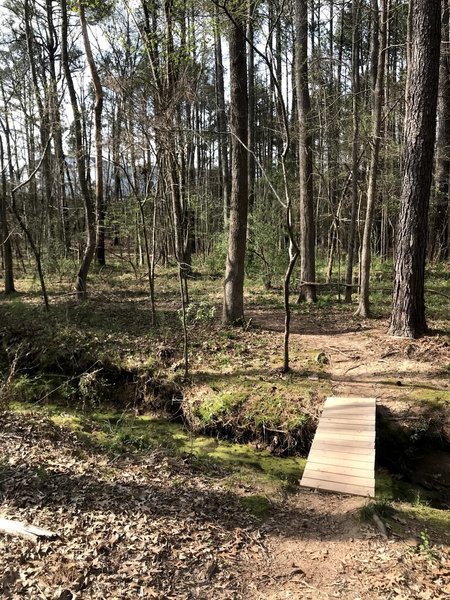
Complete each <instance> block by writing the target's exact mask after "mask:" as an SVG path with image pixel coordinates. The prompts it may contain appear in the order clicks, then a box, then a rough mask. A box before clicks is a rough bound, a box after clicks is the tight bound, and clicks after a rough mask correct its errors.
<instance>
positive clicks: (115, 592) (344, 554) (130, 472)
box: [0, 412, 450, 600]
mask: <svg viewBox="0 0 450 600" xmlns="http://www.w3.org/2000/svg"><path fill="white" fill-rule="evenodd" d="M0 448H1V454H0V497H1V505H0V506H1V512H0V516H1V517H4V518H9V519H16V520H20V521H24V522H28V523H33V524H34V525H37V526H40V527H47V528H49V529H51V530H53V531H55V532H57V534H58V539H56V540H53V541H48V540H41V541H39V542H38V543H32V542H30V541H27V540H24V539H21V538H16V537H9V536H1V537H0V556H1V560H0V597H1V598H5V599H12V600H16V599H22V598H29V599H33V600H34V599H39V598H42V599H44V598H45V599H51V600H75V599H81V598H92V599H96V600H97V599H108V600H113V599H127V598H130V599H132V598H133V599H134V598H149V599H150V598H158V599H167V600H171V599H177V600H191V599H192V600H193V599H199V600H209V599H211V598H214V599H218V600H221V599H224V600H225V599H226V600H241V599H242V600H244V599H252V598H254V599H264V598H267V599H276V598H279V599H281V598H334V597H338V598H339V597H340V598H354V599H356V598H361V599H365V598H367V599H369V598H392V599H393V598H397V599H400V598H424V599H428V598H430V599H434V598H450V589H449V581H450V556H449V553H448V547H445V546H444V545H442V546H436V547H434V546H433V548H431V547H430V548H428V547H427V548H426V549H425V550H426V551H424V552H417V551H415V550H411V549H410V548H409V549H408V547H407V545H406V544H405V543H404V542H403V541H402V539H401V538H398V537H395V538H391V539H390V540H389V541H388V542H386V540H384V539H383V538H381V536H380V535H378V534H377V532H376V531H375V530H374V529H373V528H372V527H370V526H368V525H366V524H362V523H361V522H360V521H359V520H358V519H357V515H358V510H359V508H360V507H361V505H362V501H361V499H356V498H349V497H339V496H335V495H322V494H315V493H313V492H308V491H306V490H303V491H301V492H300V491H299V492H298V493H296V494H291V495H289V496H285V497H284V498H277V499H274V500H273V502H272V504H273V510H271V513H270V516H269V517H267V518H266V519H265V520H259V519H258V518H256V517H255V516H253V515H252V514H250V513H249V512H248V511H246V510H245V509H244V507H243V505H242V502H241V501H240V496H239V494H238V493H237V492H236V491H232V490H230V489H229V488H227V487H226V485H225V484H224V482H223V481H222V480H221V476H220V474H219V475H217V474H215V475H214V476H212V475H211V474H210V473H208V472H206V471H205V472H204V473H203V472H201V471H199V470H198V469H196V470H194V469H193V467H192V465H191V464H190V463H189V461H186V460H184V459H183V458H182V457H175V458H174V457H173V456H169V455H167V454H166V453H165V452H164V451H163V450H159V449H158V450H154V451H146V452H143V451H137V450H131V449H130V450H129V451H126V452H122V453H120V454H119V453H106V452H104V451H101V450H100V449H99V448H96V447H94V446H92V445H90V444H88V443H87V442H86V440H83V439H81V438H80V437H79V436H77V434H76V433H75V432H73V431H70V430H69V429H66V428H64V427H63V426H60V425H55V424H54V423H52V422H51V421H49V420H48V419H46V418H43V417H42V416H38V415H26V417H25V416H23V415H16V414H13V413H9V412H4V413H1V414H0ZM408 526H410V523H409V522H408Z"/></svg>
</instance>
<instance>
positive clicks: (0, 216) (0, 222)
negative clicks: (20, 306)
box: [0, 137, 16, 295]
mask: <svg viewBox="0 0 450 600" xmlns="http://www.w3.org/2000/svg"><path fill="white" fill-rule="evenodd" d="M0 168H1V169H2V191H1V196H0V226H1V229H0V235H1V237H0V243H1V246H2V254H3V271H4V282H5V294H7V295H8V294H13V293H14V292H15V291H16V289H15V287H14V265H13V254H12V244H11V234H10V231H9V226H8V210H7V201H8V200H7V198H8V193H7V184H6V164H5V154H4V149H3V140H2V139H1V137H0Z"/></svg>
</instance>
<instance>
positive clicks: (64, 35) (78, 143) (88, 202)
mask: <svg viewBox="0 0 450 600" xmlns="http://www.w3.org/2000/svg"><path fill="white" fill-rule="evenodd" d="M61 60H62V64H63V69H64V75H65V77H66V82H67V89H68V91H69V97H70V104H71V107H72V112H73V125H74V132H75V152H76V161H77V171H78V180H79V185H80V190H81V195H82V198H83V202H84V210H85V215H86V234H87V235H86V246H85V249H84V253H83V258H82V260H81V264H80V267H79V269H78V273H77V279H76V284H75V289H76V292H77V294H78V297H79V298H80V299H81V298H83V297H84V296H85V295H86V292H87V277H88V273H89V268H90V265H91V262H92V259H93V258H94V253H95V210H94V205H93V203H92V198H91V195H90V192H89V187H88V182H87V175H86V154H85V149H84V145H83V128H82V122H81V114H80V109H79V107H78V100H77V94H76V91H75V85H74V82H73V78H72V72H71V70H70V64H69V50H68V16H67V0H61Z"/></svg>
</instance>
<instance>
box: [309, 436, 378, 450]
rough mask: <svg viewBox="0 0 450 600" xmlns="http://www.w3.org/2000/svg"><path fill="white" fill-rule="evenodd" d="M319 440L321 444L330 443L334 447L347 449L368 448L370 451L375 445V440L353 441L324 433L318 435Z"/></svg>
mask: <svg viewBox="0 0 450 600" xmlns="http://www.w3.org/2000/svg"><path fill="white" fill-rule="evenodd" d="M316 436H318V437H317V439H318V441H319V442H321V443H328V444H330V445H332V446H339V447H341V448H342V447H345V448H366V449H368V450H370V449H371V448H373V446H374V443H373V440H370V439H368V440H352V439H347V438H344V439H343V438H340V437H339V436H338V435H330V434H323V433H320V432H319V433H317V434H316Z"/></svg>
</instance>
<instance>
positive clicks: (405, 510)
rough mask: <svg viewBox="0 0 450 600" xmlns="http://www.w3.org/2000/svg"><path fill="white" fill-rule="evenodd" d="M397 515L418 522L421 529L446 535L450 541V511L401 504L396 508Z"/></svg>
mask: <svg viewBox="0 0 450 600" xmlns="http://www.w3.org/2000/svg"><path fill="white" fill-rule="evenodd" d="M396 513H397V515H399V516H401V515H403V516H405V517H409V518H410V519H411V518H412V519H414V520H415V521H417V522H418V525H419V528H420V529H430V530H433V531H434V532H436V533H439V534H444V535H445V536H446V538H447V540H448V541H450V511H448V510H439V509H437V508H432V507H430V506H424V505H420V506H417V505H416V506H412V505H408V504H401V505H398V506H396Z"/></svg>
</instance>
